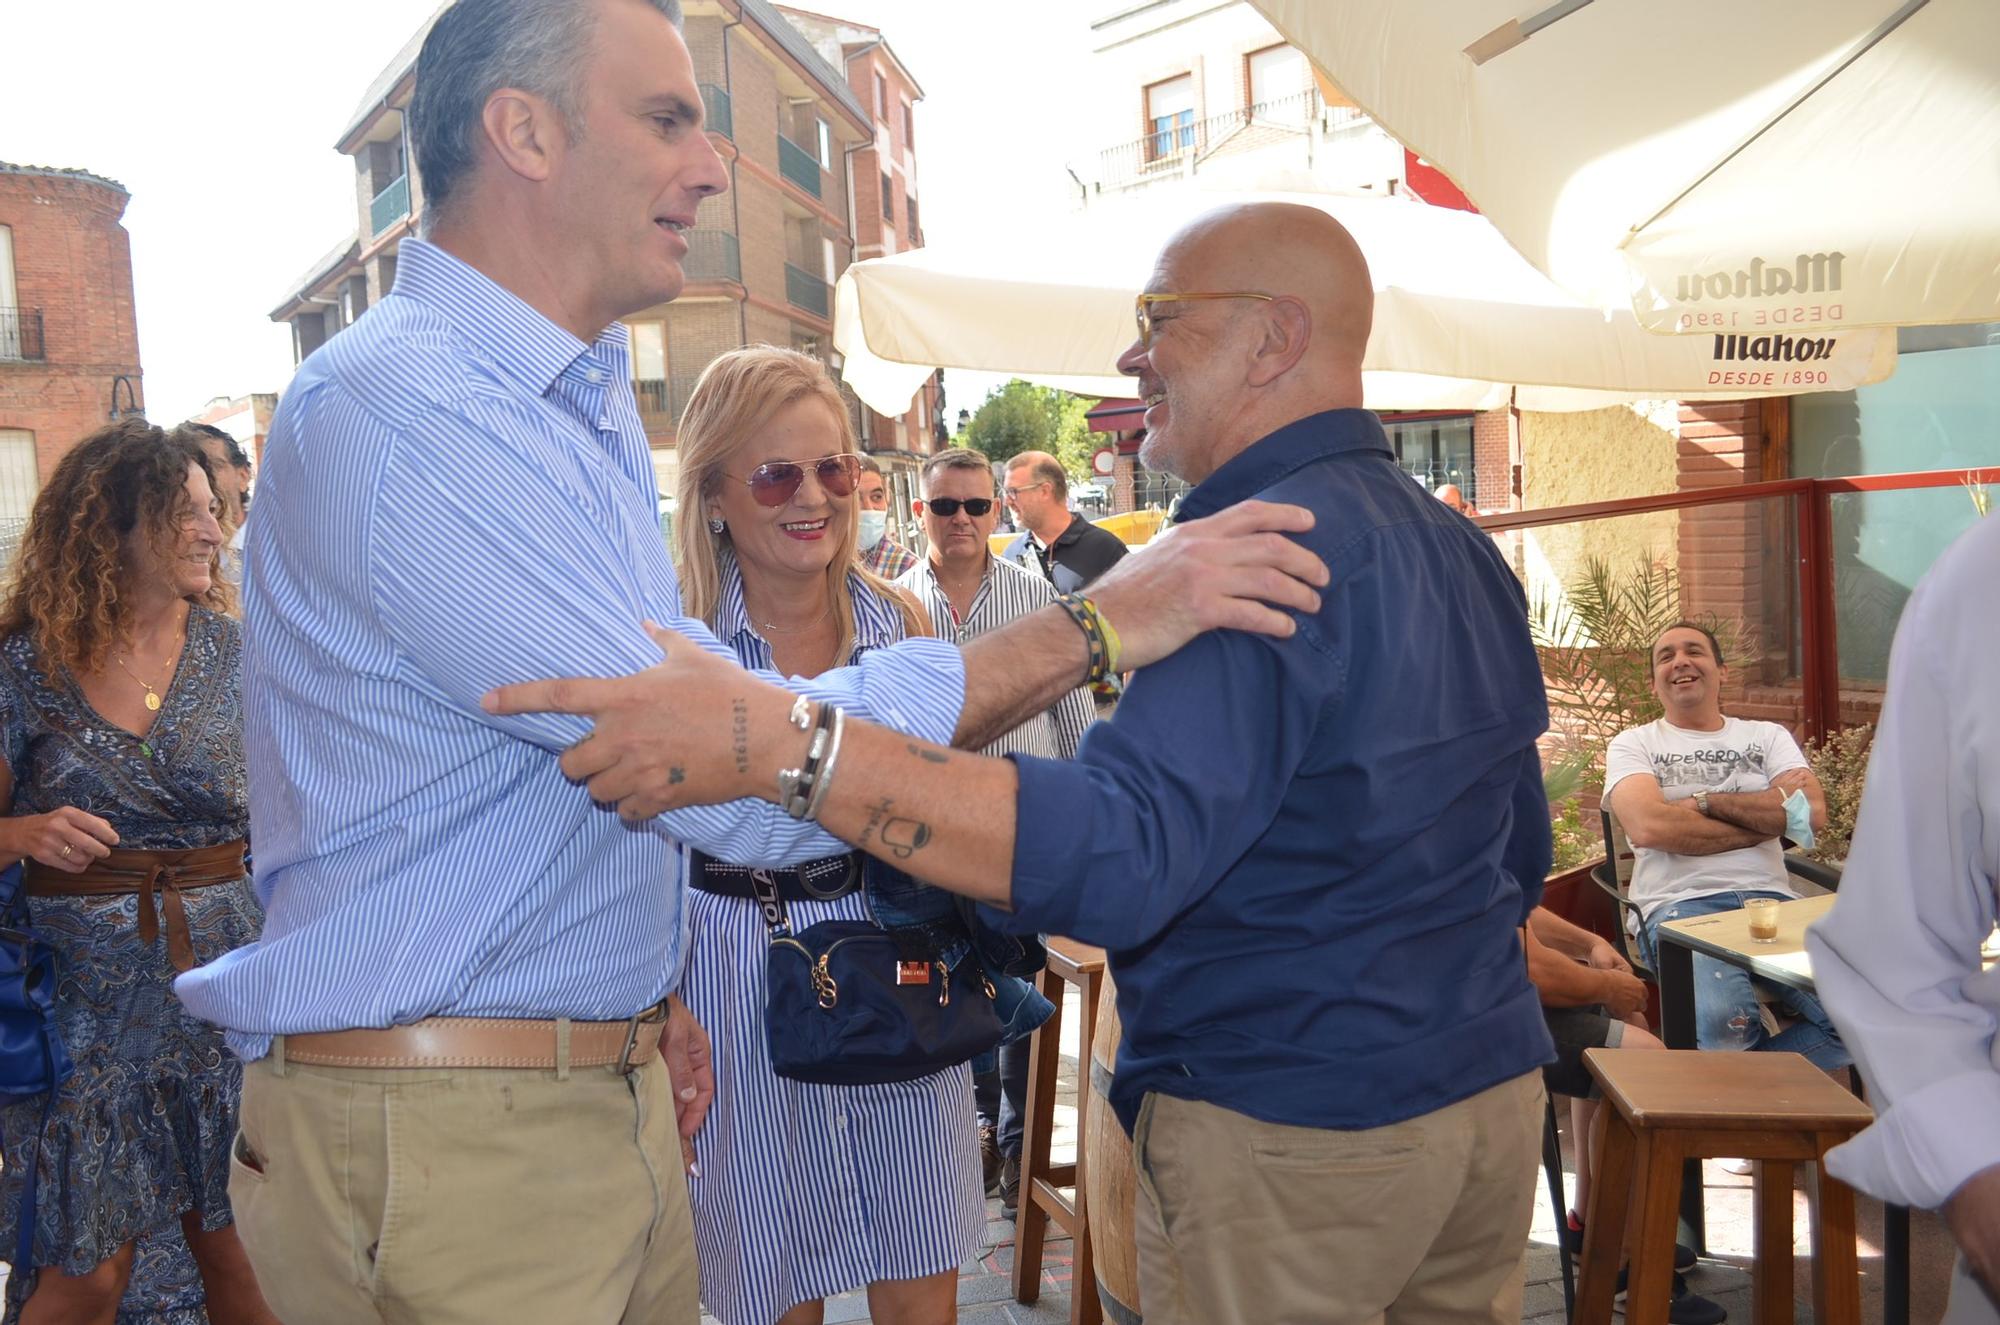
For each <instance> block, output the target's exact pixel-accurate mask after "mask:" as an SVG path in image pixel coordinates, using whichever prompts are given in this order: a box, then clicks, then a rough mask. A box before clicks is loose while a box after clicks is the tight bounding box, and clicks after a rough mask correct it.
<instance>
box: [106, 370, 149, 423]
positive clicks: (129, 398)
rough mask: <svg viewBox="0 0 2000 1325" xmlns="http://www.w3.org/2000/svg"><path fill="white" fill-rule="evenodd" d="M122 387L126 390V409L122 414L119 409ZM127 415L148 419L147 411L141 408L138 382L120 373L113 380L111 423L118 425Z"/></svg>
mask: <svg viewBox="0 0 2000 1325" xmlns="http://www.w3.org/2000/svg"><path fill="white" fill-rule="evenodd" d="M121 386H122V387H124V388H125V408H124V410H123V411H122V412H121V411H120V410H119V408H118V388H119V387H121ZM126 415H130V416H131V417H132V418H135V419H143V418H145V417H146V411H145V410H144V409H142V408H140V406H139V384H138V382H136V381H135V380H134V379H132V378H130V377H127V376H126V375H125V374H123V373H120V374H119V375H118V376H116V377H114V378H112V379H111V421H112V422H113V423H116V422H117V421H118V420H119V419H120V418H123V417H125V416H126Z"/></svg>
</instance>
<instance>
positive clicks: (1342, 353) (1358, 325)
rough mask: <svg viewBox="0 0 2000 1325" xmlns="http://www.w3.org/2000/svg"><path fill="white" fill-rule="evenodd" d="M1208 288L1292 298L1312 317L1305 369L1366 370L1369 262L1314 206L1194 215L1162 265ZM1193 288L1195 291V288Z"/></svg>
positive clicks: (1371, 294)
mask: <svg viewBox="0 0 2000 1325" xmlns="http://www.w3.org/2000/svg"><path fill="white" fill-rule="evenodd" d="M1169 266H1171V267H1172V268H1173V269H1174V271H1175V272H1176V274H1178V275H1181V276H1183V277H1194V278H1197V279H1199V280H1200V281H1201V282H1202V285H1201V286H1200V287H1199V288H1201V289H1206V290H1255V291H1260V292H1262V293H1264V294H1273V295H1289V296H1291V297H1293V298H1295V299H1297V300H1299V301H1300V302H1301V303H1303V304H1304V305H1305V307H1306V311H1307V312H1308V313H1310V314H1311V317H1312V343H1311V345H1310V347H1309V348H1308V350H1307V355H1306V360H1305V362H1306V363H1309V364H1312V365H1315V366H1319V367H1334V366H1337V365H1345V366H1347V367H1348V368H1349V369H1350V370H1351V371H1352V372H1353V373H1355V374H1357V375H1358V374H1359V373H1360V371H1361V357H1362V355H1363V354H1364V353H1366V351H1367V349H1368V331H1369V327H1370V326H1371V325H1372V324H1373V322H1374V318H1375V287H1374V285H1373V284H1372V283H1371V282H1370V281H1369V278H1368V259H1366V258H1364V257H1363V256H1362V255H1361V246H1360V245H1359V244H1357V243H1355V242H1354V236H1353V235H1350V234H1348V233H1347V227H1346V226H1344V225H1342V224H1341V223H1340V222H1338V221H1336V220H1334V219H1333V218H1332V217H1331V216H1329V215H1327V214H1326V213H1325V212H1323V211H1321V210H1319V209H1318V208H1317V207H1303V206H1300V205H1299V204H1297V203H1289V202H1254V203H1239V204H1236V205H1234V206H1230V207H1219V208H1217V209H1216V210H1214V211H1212V212H1209V213H1207V214H1205V215H1203V216H1200V217H1197V218H1196V219H1195V220H1193V221H1191V222H1189V223H1188V225H1186V226H1185V227H1183V228H1182V230H1181V231H1180V233H1179V234H1177V235H1175V236H1174V237H1173V239H1171V240H1169V241H1168V242H1167V247H1166V249H1165V250H1164V251H1163V252H1162V253H1161V254H1160V267H1161V268H1167V267H1169ZM1190 288H1194V287H1190Z"/></svg>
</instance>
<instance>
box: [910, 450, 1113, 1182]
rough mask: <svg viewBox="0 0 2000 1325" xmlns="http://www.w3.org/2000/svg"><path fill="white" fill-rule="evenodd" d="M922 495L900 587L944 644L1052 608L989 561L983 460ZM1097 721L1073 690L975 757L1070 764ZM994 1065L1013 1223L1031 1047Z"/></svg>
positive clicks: (1025, 578)
mask: <svg viewBox="0 0 2000 1325" xmlns="http://www.w3.org/2000/svg"><path fill="white" fill-rule="evenodd" d="M923 492H924V499H923V501H922V502H921V503H919V509H920V511H921V514H922V516H923V521H924V534H925V536H926V537H928V538H929V539H930V544H931V549H930V556H929V557H928V558H927V559H926V560H925V561H924V562H923V563H922V564H921V565H919V566H917V567H916V568H915V569H914V570H911V571H910V572H909V573H908V574H906V575H904V576H903V577H902V578H901V579H900V580H898V581H897V582H896V583H897V586H898V587H899V588H903V589H908V590H909V591H910V592H911V593H913V594H915V595H916V596H917V601H918V602H920V603H922V604H923V605H924V610H925V611H926V612H928V613H930V618H931V628H932V629H933V630H934V631H936V633H937V634H938V635H939V636H940V637H941V638H944V639H949V640H955V641H957V642H958V643H960V644H964V643H966V642H967V641H969V640H972V639H976V638H977V637H979V636H981V635H984V634H986V633H987V632H989V631H993V630H997V629H999V628H1000V627H1001V626H1003V625H1005V624H1007V623H1008V622H1009V621H1015V620H1018V619H1020V618H1021V617H1024V616H1027V615H1029V614H1030V613H1032V612H1036V611H1039V610H1040V609H1042V608H1044V607H1047V606H1048V605H1049V604H1050V603H1053V602H1054V601H1055V600H1056V591H1055V587H1054V586H1053V585H1051V584H1050V583H1049V582H1048V581H1047V580H1046V579H1044V578H1043V577H1042V576H1041V575H1039V574H1038V573H1036V572H1035V571H1031V570H1024V569H1022V568H1021V567H1020V566H1017V565H1015V564H1014V563H1013V562H1010V561H1004V560H1002V559H1001V558H999V557H996V556H994V555H993V549H992V542H991V539H992V535H993V527H994V526H995V525H997V524H998V523H999V522H1000V511H999V503H998V501H997V499H996V497H995V495H994V491H993V464H992V462H991V461H989V460H988V459H987V458H986V457H985V456H983V455H981V454H980V453H979V452H977V451H972V450H967V449H966V448H965V447H962V446H960V447H953V448H952V449H951V450H949V451H940V452H938V453H937V454H936V455H934V456H932V457H931V458H930V459H929V460H927V461H925V462H924V468H923ZM1099 532H1102V531H1099ZM1023 537H1025V535H1024V536H1023ZM1120 547H1121V548H1122V547H1123V544H1120ZM1096 718H1097V709H1096V705H1095V704H1094V702H1093V701H1092V699H1091V695H1090V691H1089V690H1088V689H1087V688H1086V687H1082V686H1079V687H1077V688H1076V689H1074V690H1071V691H1068V692H1066V693H1065V694H1064V695H1063V696H1062V698H1061V699H1059V700H1057V701H1056V702H1055V703H1054V704H1053V705H1051V706H1050V707H1049V708H1047V709H1045V710H1044V711H1042V712H1040V713H1036V714H1033V715H1031V716H1030V717H1029V718H1028V720H1027V721H1026V722H1023V723H1022V724H1021V725H1020V726H1018V727H1016V728H1014V730H1012V731H1010V732H1008V733H1007V734H1006V735H1004V736H1002V737H1000V739H998V740H996V741H994V742H992V743H991V744H989V745H987V746H986V747H985V748H984V749H982V750H981V751H980V753H981V754H988V755H1010V754H1026V755H1035V756H1037V757H1039V758H1042V759H1074V758H1075V757H1076V747H1077V745H1078V743H1080V742H1081V741H1082V740H1083V732H1084V729H1085V728H1086V727H1088V726H1090V724H1091V723H1092V722H1094V721H1095V720H1096ZM998 1058H999V1061H998V1063H997V1064H995V1065H994V1066H993V1068H991V1069H990V1070H988V1071H983V1072H976V1073H975V1074H974V1076H973V1078H972V1097H973V1103H974V1105H975V1106H976V1107H977V1108H978V1110H979V1157H980V1162H981V1164H982V1166H983V1167H984V1168H985V1170H986V1186H987V1194H988V1195H989V1196H990V1195H993V1194H995V1193H998V1195H999V1197H1000V1212H1001V1214H1003V1215H1005V1216H1006V1217H1007V1218H1008V1219H1012V1218H1014V1216H1015V1213H1016V1212H1017V1211H1018V1210H1019V1209H1020V1200H1021V1120H1022V1119H1023V1118H1025V1117H1026V1116H1027V1112H1028V1044H1027V1042H1026V1041H1025V1040H1024V1041H1018V1042H1016V1043H1013V1044H1007V1045H1003V1046H1001V1049H1000V1052H999V1055H998Z"/></svg>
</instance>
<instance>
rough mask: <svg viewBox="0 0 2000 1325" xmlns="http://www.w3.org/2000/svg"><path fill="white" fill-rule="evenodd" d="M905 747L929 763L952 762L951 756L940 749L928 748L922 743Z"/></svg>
mask: <svg viewBox="0 0 2000 1325" xmlns="http://www.w3.org/2000/svg"><path fill="white" fill-rule="evenodd" d="M904 748H905V749H906V750H908V751H909V752H910V753H911V754H913V755H915V756H916V757H917V758H919V759H921V760H923V761H924V762H925V763H927V764H946V763H950V762H951V759H950V757H949V756H948V755H946V754H945V753H944V752H943V751H940V750H926V749H924V747H923V746H921V745H908V746H905V747H904Z"/></svg>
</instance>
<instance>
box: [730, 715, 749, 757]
mask: <svg viewBox="0 0 2000 1325" xmlns="http://www.w3.org/2000/svg"><path fill="white" fill-rule="evenodd" d="M729 712H730V719H729V737H730V741H729V743H730V748H731V749H733V750H734V751H735V752H736V771H737V772H738V773H748V772H749V771H750V704H749V701H747V700H742V699H732V700H730V701H729Z"/></svg>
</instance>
